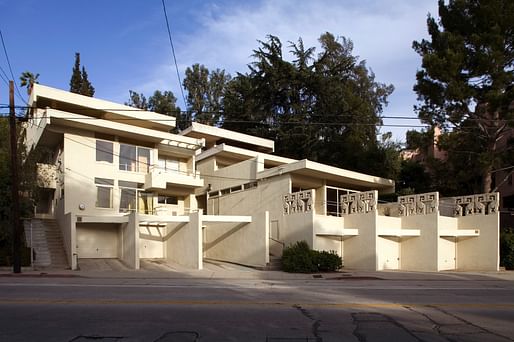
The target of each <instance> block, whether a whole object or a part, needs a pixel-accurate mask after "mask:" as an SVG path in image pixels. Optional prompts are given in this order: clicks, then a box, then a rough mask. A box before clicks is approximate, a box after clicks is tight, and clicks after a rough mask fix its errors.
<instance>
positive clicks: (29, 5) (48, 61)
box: [0, 0, 437, 140]
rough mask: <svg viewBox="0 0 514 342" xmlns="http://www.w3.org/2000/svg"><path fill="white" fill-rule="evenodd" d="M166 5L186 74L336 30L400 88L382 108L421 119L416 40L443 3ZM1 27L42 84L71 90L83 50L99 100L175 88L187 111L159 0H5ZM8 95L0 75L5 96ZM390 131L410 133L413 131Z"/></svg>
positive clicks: (336, 0) (1, 60)
mask: <svg viewBox="0 0 514 342" xmlns="http://www.w3.org/2000/svg"><path fill="white" fill-rule="evenodd" d="M166 8H167V12H168V18H169V20H170V25H171V31H172V37H173V41H174V45H175V51H176V57H177V61H178V67H179V70H180V72H181V73H183V72H184V70H185V69H186V67H188V66H191V65H192V64H194V63H201V64H204V65H205V66H207V67H208V68H209V69H214V68H221V69H225V70H226V71H228V72H229V73H231V74H235V73H236V72H246V71H247V64H248V63H250V62H251V61H252V59H251V57H250V56H251V54H252V50H253V49H255V48H257V47H258V43H257V40H264V39H265V37H266V35H267V34H273V35H276V36H278V37H279V38H280V39H281V41H282V43H283V44H284V46H287V42H288V41H297V40H298V38H299V37H302V39H303V41H304V44H305V46H318V43H317V38H318V37H319V36H320V35H321V34H322V33H324V32H326V31H329V32H331V33H333V34H334V35H336V36H345V37H347V38H350V39H351V40H352V41H353V43H354V54H355V55H358V56H359V58H360V59H361V60H366V61H367V65H368V67H370V68H371V69H372V70H373V71H374V72H375V74H376V80H377V81H380V82H383V83H388V84H389V83H391V84H393V85H394V86H395V88H396V90H395V92H394V93H393V95H392V96H391V97H390V98H389V102H390V103H389V106H388V107H387V108H386V109H385V111H384V113H383V115H385V116H406V117H413V116H415V114H414V112H413V109H412V108H413V105H414V104H415V103H416V96H415V94H414V92H413V91H412V86H413V85H414V82H415V73H416V70H417V69H418V68H419V67H420V63H421V59H420V57H419V56H418V55H417V54H416V53H415V52H414V51H413V50H412V48H411V45H412V41H413V40H420V39H422V38H424V37H426V36H427V34H426V17H427V14H428V13H429V12H430V13H432V14H433V15H436V14H437V1H436V0H417V1H412V0H387V1H384V0H360V1H359V0H319V1H316V0H310V1H305V0H274V1H273V0H258V1H248V2H246V1H235V0H205V1H201V0H188V1H182V0H166ZM0 29H1V30H2V33H3V36H4V40H5V43H6V45H7V51H8V54H9V58H10V61H11V65H12V68H13V72H14V75H15V77H16V78H18V76H19V75H20V74H21V72H23V71H26V70H28V71H32V72H34V73H39V74H40V77H39V81H40V83H42V84H45V85H49V86H52V87H56V88H60V89H64V90H68V89H69V80H70V77H71V70H72V67H73V63H74V54H75V52H80V54H81V62H82V65H84V66H85V67H86V70H87V72H88V75H89V79H90V81H91V82H92V83H93V86H94V87H95V88H96V93H95V97H98V98H102V99H106V100H111V101H115V102H120V103H123V102H124V101H126V100H127V99H128V91H129V89H132V90H135V91H138V92H143V93H145V94H147V95H149V94H151V93H152V92H153V91H154V90H156V89H159V90H172V91H173V92H174V94H175V95H176V96H177V98H178V105H179V106H180V107H181V108H184V105H183V101H182V99H181V96H180V90H179V82H178V80H177V76H176V73H175V69H174V65H173V64H172V56H171V51H170V46H169V41H168V36H167V31H166V23H165V19H164V14H163V9H162V3H161V0H147V1H134V0H131V1H128V0H125V1H122V0H108V1H105V0H88V1H65V0H45V1H38V0H16V1H14V0H0ZM0 52H2V53H0V66H1V67H2V68H3V69H4V70H6V71H7V72H8V66H7V61H6V59H5V56H4V54H3V51H0ZM22 94H24V95H25V93H24V91H23V90H22ZM6 98H7V90H6V86H5V83H4V82H3V81H1V80H0V103H6V102H7V101H6V100H5V99H6ZM17 101H18V102H21V100H20V99H18V98H17ZM385 123H386V124H392V125H395V124H410V125H419V122H417V121H414V120H385ZM386 131H392V132H393V134H394V137H395V139H397V140H404V131H405V128H394V127H383V128H382V132H386Z"/></svg>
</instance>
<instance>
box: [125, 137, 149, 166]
mask: <svg viewBox="0 0 514 342" xmlns="http://www.w3.org/2000/svg"><path fill="white" fill-rule="evenodd" d="M149 168H150V149H149V148H146V147H140V146H134V145H127V144H120V170H123V171H136V172H144V173H148V171H149Z"/></svg>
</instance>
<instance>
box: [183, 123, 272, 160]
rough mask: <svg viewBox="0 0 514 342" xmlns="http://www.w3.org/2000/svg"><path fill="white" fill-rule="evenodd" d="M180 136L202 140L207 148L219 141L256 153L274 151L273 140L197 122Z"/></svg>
mask: <svg viewBox="0 0 514 342" xmlns="http://www.w3.org/2000/svg"><path fill="white" fill-rule="evenodd" d="M180 134H181V135H184V136H188V137H193V138H197V139H200V138H204V139H205V142H206V144H205V145H206V146H207V147H212V146H214V145H217V144H219V142H220V141H222V142H225V141H229V142H234V143H235V144H237V145H240V146H241V147H244V148H249V149H251V150H254V151H258V152H265V153H271V152H273V151H274V150H275V142H274V141H273V140H269V139H264V138H259V137H254V136H252V135H249V134H244V133H239V132H234V131H230V130H228V129H224V128H219V127H213V126H209V125H203V124H200V123H197V122H193V123H192V124H191V126H189V127H188V128H186V129H185V130H183V131H182V132H180Z"/></svg>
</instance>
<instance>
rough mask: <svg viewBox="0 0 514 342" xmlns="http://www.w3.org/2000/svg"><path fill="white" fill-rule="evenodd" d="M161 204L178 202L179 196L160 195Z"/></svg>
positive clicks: (158, 199)
mask: <svg viewBox="0 0 514 342" xmlns="http://www.w3.org/2000/svg"><path fill="white" fill-rule="evenodd" d="M157 202H158V203H159V204H178V197H177V196H159V197H158V198H157Z"/></svg>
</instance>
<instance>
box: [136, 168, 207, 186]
mask: <svg viewBox="0 0 514 342" xmlns="http://www.w3.org/2000/svg"><path fill="white" fill-rule="evenodd" d="M168 183H169V184H176V185H181V186H187V187H193V188H194V187H201V186H203V179H201V178H200V172H198V171H194V170H180V169H179V170H170V169H165V168H162V167H159V166H156V165H152V166H150V172H149V173H147V174H146V176H145V190H150V189H166V186H167V184H168Z"/></svg>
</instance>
